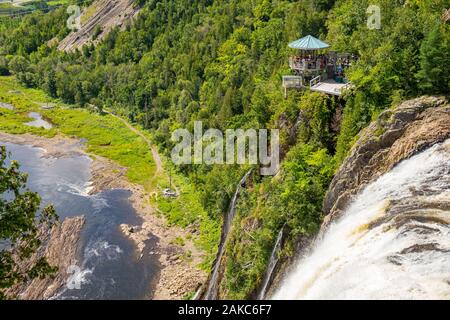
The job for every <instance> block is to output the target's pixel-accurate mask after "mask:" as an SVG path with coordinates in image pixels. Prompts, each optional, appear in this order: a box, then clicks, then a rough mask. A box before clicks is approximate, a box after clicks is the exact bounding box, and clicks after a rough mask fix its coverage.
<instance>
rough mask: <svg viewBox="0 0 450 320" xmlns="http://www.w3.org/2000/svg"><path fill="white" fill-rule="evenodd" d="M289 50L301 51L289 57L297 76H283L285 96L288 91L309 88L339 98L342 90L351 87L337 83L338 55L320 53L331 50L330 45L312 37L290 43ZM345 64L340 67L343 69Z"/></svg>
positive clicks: (290, 64) (290, 65)
mask: <svg viewBox="0 0 450 320" xmlns="http://www.w3.org/2000/svg"><path fill="white" fill-rule="evenodd" d="M288 46H289V48H292V49H296V50H300V53H299V54H297V55H295V56H291V57H289V67H290V68H291V69H292V70H293V71H294V73H295V75H286V76H283V88H284V95H285V97H287V89H289V88H293V89H302V88H309V89H310V90H311V91H318V92H322V93H326V94H329V95H336V96H339V95H341V93H342V90H343V89H345V88H346V87H349V86H350V85H349V84H347V83H344V81H342V71H341V74H339V77H340V79H341V80H340V81H339V82H337V81H335V78H336V76H337V73H336V67H337V55H336V53H334V52H327V54H325V53H318V51H321V50H325V49H328V48H330V45H329V44H327V43H325V42H323V41H322V40H320V39H317V38H315V37H313V36H311V35H308V36H306V37H304V38H301V39H298V40H295V41H293V42H291V43H289V45H288ZM347 60H348V59H347ZM343 65H344V64H341V65H340V68H342V66H343Z"/></svg>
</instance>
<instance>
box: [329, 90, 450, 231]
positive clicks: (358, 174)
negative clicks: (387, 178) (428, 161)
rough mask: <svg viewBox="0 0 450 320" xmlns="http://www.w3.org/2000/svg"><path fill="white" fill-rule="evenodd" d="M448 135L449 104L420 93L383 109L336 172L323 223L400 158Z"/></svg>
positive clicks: (341, 209)
mask: <svg viewBox="0 0 450 320" xmlns="http://www.w3.org/2000/svg"><path fill="white" fill-rule="evenodd" d="M449 137H450V104H449V103H448V101H447V99H446V98H444V97H421V98H417V99H414V100H410V101H406V102H404V103H402V104H400V105H399V106H398V107H397V108H395V109H390V110H386V111H384V112H383V113H382V114H381V115H380V116H379V117H378V120H377V121H375V122H373V123H372V124H371V125H370V126H369V127H368V128H366V129H365V130H364V131H363V132H362V133H361V136H360V139H359V140H358V142H357V143H356V144H355V146H354V147H353V149H352V151H351V153H350V155H349V157H348V158H347V159H346V160H345V162H344V163H343V165H342V166H341V167H340V169H339V170H338V172H337V173H336V175H335V177H334V179H333V181H332V182H331V185H330V187H329V189H328V192H327V194H326V196H325V201H324V205H323V212H324V214H326V215H327V218H326V220H325V225H326V224H328V222H329V221H330V220H332V219H333V218H334V217H335V216H339V214H340V213H341V212H342V211H343V210H344V209H345V208H346V206H347V205H348V203H349V202H350V201H351V199H352V198H353V196H354V195H355V194H357V193H358V191H360V190H361V189H362V188H363V187H365V186H366V185H367V184H368V183H370V182H372V181H374V180H375V179H377V178H378V177H380V176H381V175H382V174H384V173H386V172H388V171H390V170H391V169H392V168H393V167H394V166H395V165H396V164H398V163H399V162H400V161H402V160H404V159H407V158H409V157H411V156H413V155H414V154H416V153H418V152H420V151H422V150H424V149H427V148H429V147H431V146H432V145H434V144H436V143H439V142H443V141H444V140H446V139H447V138H449Z"/></svg>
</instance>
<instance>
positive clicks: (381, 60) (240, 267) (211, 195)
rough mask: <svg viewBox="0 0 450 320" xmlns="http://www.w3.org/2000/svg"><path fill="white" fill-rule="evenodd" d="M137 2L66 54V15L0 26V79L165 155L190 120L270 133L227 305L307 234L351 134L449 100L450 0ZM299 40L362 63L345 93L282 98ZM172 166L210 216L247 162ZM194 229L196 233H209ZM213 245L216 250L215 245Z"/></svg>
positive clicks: (247, 204) (233, 255)
mask: <svg viewBox="0 0 450 320" xmlns="http://www.w3.org/2000/svg"><path fill="white" fill-rule="evenodd" d="M136 5H138V6H141V7H142V9H141V10H140V13H139V15H138V16H137V17H136V18H135V19H134V20H133V21H132V22H129V23H128V24H127V25H126V26H125V27H124V28H123V29H119V28H115V29H113V30H112V31H111V32H110V33H109V34H108V35H107V36H106V37H105V38H104V39H103V40H102V41H101V42H100V43H99V44H98V45H96V46H94V45H89V46H84V47H83V48H82V50H79V51H74V52H61V51H59V50H58V49H57V46H56V45H55V44H53V43H54V41H51V40H52V39H55V38H57V39H59V40H61V39H63V38H64V37H65V36H67V35H68V34H69V32H70V30H69V29H67V27H66V20H67V18H68V14H67V13H66V10H65V8H64V7H62V8H58V9H56V10H53V11H51V12H48V13H42V12H39V11H37V12H35V13H33V14H30V15H27V16H25V17H23V18H22V19H20V20H18V21H16V22H15V23H8V24H6V23H3V24H0V75H2V76H8V75H13V76H15V78H16V79H17V80H18V81H19V82H20V83H21V84H22V85H24V86H26V87H29V88H39V89H41V90H43V91H45V93H46V94H48V95H49V96H50V97H52V98H54V99H59V100H60V101H62V102H63V103H65V104H68V105H74V106H77V107H82V108H87V109H89V110H92V106H96V107H97V110H99V111H100V112H101V110H102V109H108V110H111V111H112V112H114V113H115V114H117V115H120V116H122V117H124V118H127V119H129V121H130V122H132V123H135V124H138V125H140V126H141V127H142V128H144V129H145V130H146V131H148V133H149V135H151V137H152V138H153V139H154V142H155V143H156V144H157V145H158V147H159V150H160V152H161V153H163V154H165V155H167V156H169V155H170V152H171V149H172V147H173V142H172V141H171V133H172V132H173V131H174V130H175V129H178V128H187V129H189V130H190V131H192V130H193V125H194V121H203V126H204V129H205V130H206V129H208V128H217V129H221V130H225V129H230V128H231V129H237V128H242V129H246V128H269V129H271V128H277V129H279V130H280V136H281V148H282V150H281V154H282V164H281V170H280V173H279V174H277V175H276V176H274V177H261V176H259V175H257V174H255V173H254V174H253V175H252V177H251V183H249V185H248V187H247V188H246V189H245V191H244V192H243V194H242V196H241V198H240V201H239V207H238V212H237V215H236V218H235V220H234V222H233V226H234V227H233V228H232V232H231V234H230V237H229V241H228V244H227V250H226V254H225V259H226V260H225V261H226V263H225V271H224V279H223V281H222V283H221V288H220V292H221V296H222V297H225V298H230V299H244V298H249V297H253V296H254V294H255V293H256V292H257V290H258V288H259V286H260V284H261V280H262V277H263V274H264V271H265V269H266V266H267V262H268V259H269V256H270V252H271V250H272V248H273V246H274V242H275V239H276V237H277V234H278V233H279V231H280V229H281V228H282V227H283V226H285V228H286V230H288V232H287V233H288V237H287V241H286V244H285V245H284V248H283V251H282V254H283V256H284V257H290V256H292V255H293V254H294V251H295V246H296V243H298V241H301V240H302V239H307V238H308V237H311V236H312V235H314V234H316V232H317V231H318V229H319V226H320V224H321V222H322V219H323V216H322V210H321V209H322V202H323V197H324V194H325V192H326V190H327V188H328V186H329V184H330V182H331V179H332V177H333V174H334V173H335V171H336V170H337V168H338V167H339V165H340V164H341V163H342V161H343V160H344V159H345V157H346V156H347V155H348V152H349V150H350V149H351V147H352V145H353V144H354V142H355V141H356V139H357V138H358V133H359V132H360V131H361V130H362V129H363V128H364V127H366V126H367V125H368V124H369V123H370V122H371V121H372V120H374V119H376V118H377V116H378V115H379V114H380V112H382V111H383V110H385V109H387V108H390V107H392V106H394V105H397V104H398V103H399V102H401V101H403V100H405V99H409V98H413V97H417V96H421V95H428V94H437V95H448V94H450V74H449V72H448V68H449V66H450V55H449V54H448V53H449V52H450V25H449V24H448V23H446V22H444V21H443V20H442V19H441V16H442V13H443V9H444V8H448V7H449V6H450V1H449V0H404V1H403V0H371V1H369V0H296V1H294V0H227V1H225V0H147V1H136ZM369 5H378V6H379V7H380V9H381V28H380V29H374V30H369V29H368V27H367V19H368V14H367V12H366V10H367V8H368V6H369ZM308 34H311V35H313V36H315V37H317V38H319V39H322V40H324V41H326V42H327V43H329V44H330V45H331V46H332V48H333V50H335V51H338V52H347V53H349V54H355V55H356V56H358V60H357V62H356V63H355V64H353V65H352V67H351V68H350V70H349V73H348V76H349V79H350V81H351V83H352V84H353V88H352V89H351V90H349V92H347V93H346V94H345V95H344V96H342V97H340V98H337V97H332V96H327V95H323V94H320V93H313V92H310V91H290V92H289V95H288V97H287V98H286V99H285V97H284V92H283V90H282V86H281V81H282V76H283V75H289V74H291V71H290V69H289V66H288V57H289V56H290V55H292V54H293V52H294V51H293V49H289V48H288V46H287V44H288V43H289V42H291V41H293V40H296V39H298V38H300V37H303V36H305V35H308ZM99 111H90V112H99ZM299 119H301V120H302V121H300V122H298V120H299ZM298 123H299V124H298ZM336 123H337V124H336ZM176 170H177V172H178V174H180V175H182V176H184V177H185V178H186V179H187V181H188V182H189V184H190V186H191V187H192V188H193V189H195V190H196V193H197V194H198V199H199V201H200V204H201V206H202V210H204V211H205V212H206V213H207V214H208V216H209V218H210V219H212V220H214V221H217V222H219V221H221V219H222V216H223V215H224V213H226V211H227V210H228V206H229V203H230V200H231V198H232V196H233V194H234V192H235V189H236V185H237V183H238V181H239V180H240V179H241V178H242V176H243V175H244V174H245V172H246V171H247V170H248V167H241V166H229V165H211V166H208V165H189V166H188V165H184V166H180V167H177V168H176ZM254 172H256V171H255V170H254ZM162 205H163V204H162ZM168 210H170V209H168ZM202 221H203V220H202ZM174 223H177V221H176V220H175V221H174ZM198 223H200V224H201V221H199V222H198ZM198 223H197V222H196V223H194V225H196V226H197V228H201V229H202V232H205V233H208V232H211V231H214V232H215V233H217V230H208V229H207V228H204V227H203V228H202V226H198ZM218 225H219V224H209V225H208V226H210V227H211V228H217V226H218ZM208 245H209V246H210V247H211V248H212V249H211V250H214V248H216V247H217V243H214V241H211V242H210V243H209V244H208ZM208 267H210V266H208Z"/></svg>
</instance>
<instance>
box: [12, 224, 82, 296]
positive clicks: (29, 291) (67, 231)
mask: <svg viewBox="0 0 450 320" xmlns="http://www.w3.org/2000/svg"><path fill="white" fill-rule="evenodd" d="M84 223H85V218H84V216H78V217H73V218H67V219H65V220H64V222H63V223H60V224H57V225H55V226H54V227H53V228H52V229H51V230H50V231H45V230H42V236H41V239H42V241H43V243H46V244H45V245H44V246H42V247H41V248H40V249H39V250H38V252H37V253H36V254H34V255H33V256H32V257H31V259H30V260H28V261H26V262H24V263H23V267H26V266H27V265H30V264H32V263H33V262H35V261H37V260H38V259H39V258H41V257H42V256H45V257H46V259H47V261H48V263H49V264H50V265H51V266H55V267H58V271H57V272H56V274H54V275H52V277H47V278H44V279H39V278H38V279H34V280H32V281H29V282H26V283H23V284H20V285H16V286H14V287H12V288H10V289H8V290H7V291H6V294H7V296H10V297H14V296H17V297H18V298H20V299H25V300H42V299H49V298H51V297H52V296H54V295H55V294H56V293H58V291H59V289H60V288H61V287H62V286H63V285H64V284H65V283H66V281H67V279H68V277H69V276H70V273H67V271H68V269H69V267H70V266H75V265H77V264H78V260H77V257H78V256H79V249H80V245H79V241H80V234H81V230H82V228H83V225H84Z"/></svg>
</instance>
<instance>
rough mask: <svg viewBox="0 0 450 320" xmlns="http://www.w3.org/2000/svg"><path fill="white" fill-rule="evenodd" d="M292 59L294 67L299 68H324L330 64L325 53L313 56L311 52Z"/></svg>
mask: <svg viewBox="0 0 450 320" xmlns="http://www.w3.org/2000/svg"><path fill="white" fill-rule="evenodd" d="M291 59H292V64H293V67H294V68H293V69H297V70H308V69H319V70H324V69H325V68H326V66H327V64H328V61H327V60H328V58H327V57H326V56H325V55H323V54H321V55H317V56H313V55H311V54H308V55H304V56H294V57H292V58H291Z"/></svg>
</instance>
